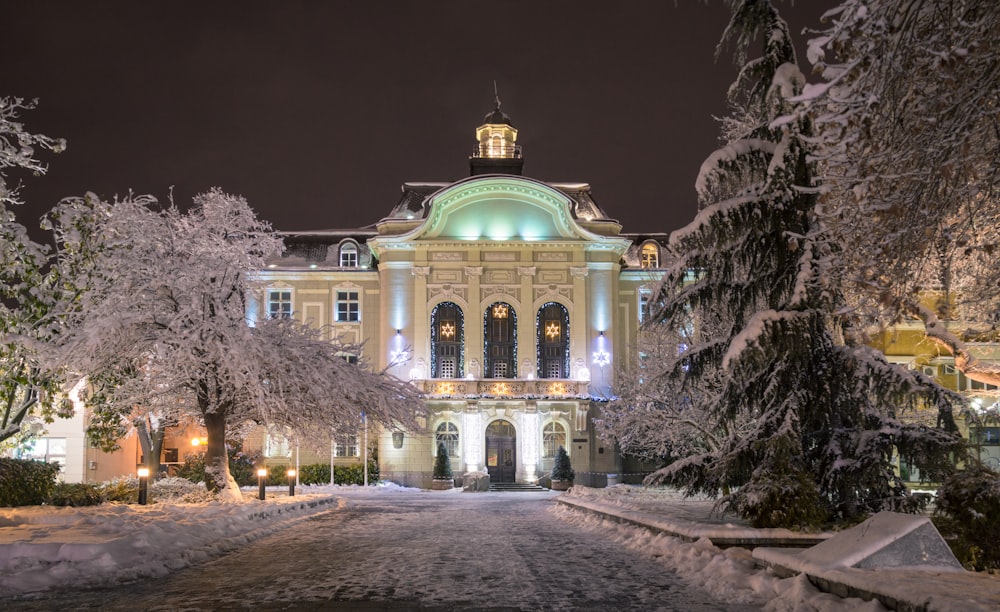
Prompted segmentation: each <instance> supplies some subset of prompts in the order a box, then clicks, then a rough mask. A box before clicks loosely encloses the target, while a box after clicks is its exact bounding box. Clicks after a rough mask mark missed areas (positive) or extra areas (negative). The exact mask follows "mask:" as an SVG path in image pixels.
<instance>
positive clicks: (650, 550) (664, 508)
mask: <svg viewBox="0 0 1000 612" xmlns="http://www.w3.org/2000/svg"><path fill="white" fill-rule="evenodd" d="M569 495H572V496H574V497H578V498H582V499H585V500H587V501H589V502H596V503H601V504H607V505H610V506H616V507H619V508H625V509H629V510H639V511H643V512H651V513H657V514H666V515H669V516H670V517H671V518H683V519H685V520H690V521H695V522H702V523H706V522H712V523H728V522H730V521H731V522H732V523H733V524H734V525H739V526H742V525H745V523H743V522H742V521H740V520H738V519H736V518H734V517H728V520H726V518H725V517H722V516H719V515H717V514H715V513H713V512H712V506H713V502H712V501H711V500H709V499H708V498H698V497H694V498H688V497H685V496H684V495H683V494H681V493H680V492H678V491H676V490H673V489H667V488H645V487H632V486H627V485H617V486H614V487H609V488H606V489H590V488H585V487H573V488H572V489H570V491H569ZM553 512H556V513H557V514H558V515H559V516H560V517H561V518H562V519H563V520H565V521H568V522H572V523H574V524H576V525H577V526H578V527H580V528H584V529H588V530H592V531H599V532H601V533H604V534H605V535H606V536H607V537H609V538H613V539H614V540H615V541H617V542H619V543H621V544H622V545H624V546H626V547H628V548H629V549H631V550H635V551H636V552H639V553H641V554H645V555H649V556H653V557H656V558H657V559H658V560H659V561H660V563H661V564H663V565H664V566H665V567H666V568H668V569H670V570H671V571H673V572H676V573H677V574H678V575H680V576H681V577H683V578H684V579H685V581H687V582H688V583H689V584H692V585H695V586H698V587H699V588H701V589H703V590H704V591H706V592H708V593H710V594H712V595H713V596H715V597H717V598H719V599H721V600H722V601H728V602H736V603H746V604H757V605H764V606H765V608H764V609H765V610H771V611H775V612H783V611H793V610H794V611H800V610H822V611H831V612H832V611H845V612H846V611H847V610H859V611H862V612H876V611H879V610H885V607H883V606H882V605H881V604H880V603H879V602H866V601H863V600H861V599H857V598H848V599H841V598H839V597H837V596H834V595H830V594H828V593H823V592H822V591H820V590H818V589H817V588H816V587H814V586H813V585H812V584H811V583H810V582H809V580H808V579H806V578H805V577H804V576H798V577H795V578H784V579H783V578H778V577H777V576H775V575H774V574H771V573H770V572H768V571H766V570H763V569H759V568H756V567H755V566H754V563H753V559H752V557H751V553H750V551H749V550H747V549H745V548H728V549H726V550H721V549H719V548H717V547H716V546H714V545H712V544H711V542H709V541H708V540H707V539H704V538H703V539H701V540H699V541H697V542H685V541H684V540H681V539H680V538H676V537H672V536H668V535H664V534H658V533H653V532H651V531H648V530H645V529H642V528H639V527H635V526H632V525H623V524H621V523H617V522H614V521H609V520H607V519H603V518H601V517H598V516H596V515H593V514H589V513H584V512H579V511H576V510H571V509H569V508H566V507H564V506H558V507H556V508H554V509H553ZM747 531H748V532H750V531H752V530H751V529H750V528H749V527H747Z"/></svg>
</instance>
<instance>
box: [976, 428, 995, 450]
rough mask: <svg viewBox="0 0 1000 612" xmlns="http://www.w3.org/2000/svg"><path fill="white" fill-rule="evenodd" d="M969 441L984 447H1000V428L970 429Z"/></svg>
mask: <svg viewBox="0 0 1000 612" xmlns="http://www.w3.org/2000/svg"><path fill="white" fill-rule="evenodd" d="M969 441H970V442H972V443H973V444H981V445H983V446H1000V427H970V428H969Z"/></svg>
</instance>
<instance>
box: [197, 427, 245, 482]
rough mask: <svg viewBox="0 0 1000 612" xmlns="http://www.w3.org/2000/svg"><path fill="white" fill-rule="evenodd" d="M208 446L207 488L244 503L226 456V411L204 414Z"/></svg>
mask: <svg viewBox="0 0 1000 612" xmlns="http://www.w3.org/2000/svg"><path fill="white" fill-rule="evenodd" d="M204 417H205V431H206V432H207V433H208V445H207V447H206V448H205V486H206V487H208V490H209V491H211V492H213V493H218V494H219V495H220V496H222V497H228V498H230V499H232V500H233V501H243V494H242V493H241V492H240V487H239V485H237V484H236V481H235V480H234V479H233V477H232V476H231V475H230V474H229V456H228V455H227V454H226V411H225V410H216V411H211V412H204Z"/></svg>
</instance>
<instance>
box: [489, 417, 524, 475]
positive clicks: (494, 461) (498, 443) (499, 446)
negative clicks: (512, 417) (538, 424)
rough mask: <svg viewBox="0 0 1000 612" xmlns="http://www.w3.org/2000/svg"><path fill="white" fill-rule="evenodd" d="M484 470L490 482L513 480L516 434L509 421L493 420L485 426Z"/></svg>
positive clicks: (515, 468) (515, 470)
mask: <svg viewBox="0 0 1000 612" xmlns="http://www.w3.org/2000/svg"><path fill="white" fill-rule="evenodd" d="M486 471H487V472H489V473H490V482H514V478H515V476H516V475H517V434H516V433H515V431H514V426H513V425H512V424H511V423H510V421H493V422H492V423H490V425H489V427H487V428H486Z"/></svg>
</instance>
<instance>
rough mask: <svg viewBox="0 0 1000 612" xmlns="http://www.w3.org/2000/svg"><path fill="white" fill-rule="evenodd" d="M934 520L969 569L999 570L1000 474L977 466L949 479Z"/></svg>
mask: <svg viewBox="0 0 1000 612" xmlns="http://www.w3.org/2000/svg"><path fill="white" fill-rule="evenodd" d="M933 520H934V524H935V525H936V526H937V528H938V530H940V531H941V535H942V536H944V539H945V541H947V542H948V545H949V546H951V549H952V551H953V552H954V553H955V557H956V558H957V559H958V561H959V562H960V563H961V564H962V565H964V566H965V567H966V568H968V569H973V570H978V571H983V570H996V569H1000V474H997V473H996V472H994V471H992V470H990V469H989V468H987V467H985V466H983V465H975V466H971V467H968V468H966V469H965V470H962V471H960V472H957V473H955V474H954V475H952V476H951V477H949V478H948V479H946V480H945V481H944V482H942V483H941V486H940V488H938V496H937V507H936V508H935V510H934V517H933Z"/></svg>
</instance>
